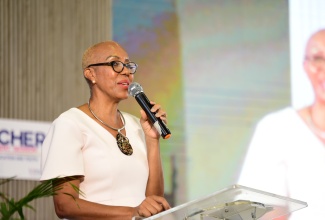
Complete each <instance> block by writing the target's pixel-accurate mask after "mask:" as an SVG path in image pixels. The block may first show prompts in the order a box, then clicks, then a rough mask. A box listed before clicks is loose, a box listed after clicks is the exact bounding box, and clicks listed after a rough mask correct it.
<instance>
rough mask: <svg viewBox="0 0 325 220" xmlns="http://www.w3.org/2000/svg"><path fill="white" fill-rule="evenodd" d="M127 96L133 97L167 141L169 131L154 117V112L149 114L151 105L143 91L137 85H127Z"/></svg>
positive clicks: (169, 134) (134, 83)
mask: <svg viewBox="0 0 325 220" xmlns="http://www.w3.org/2000/svg"><path fill="white" fill-rule="evenodd" d="M128 92H129V95H131V96H133V97H134V98H135V99H136V100H137V102H138V103H139V105H140V106H141V108H142V109H143V110H144V111H145V113H146V114H147V116H148V118H149V120H150V122H151V123H152V124H153V126H154V127H155V128H156V129H157V131H158V132H159V134H160V135H161V136H162V137H163V138H164V139H168V138H169V137H170V136H171V132H170V130H169V129H168V128H167V126H166V124H165V123H164V122H163V121H162V120H161V119H160V118H157V117H156V116H155V113H154V112H151V111H150V109H151V108H152V106H153V105H152V104H150V101H149V99H148V98H147V96H146V95H145V94H144V93H143V89H142V87H141V85H140V84H139V83H136V82H133V83H131V84H130V85H129V88H128Z"/></svg>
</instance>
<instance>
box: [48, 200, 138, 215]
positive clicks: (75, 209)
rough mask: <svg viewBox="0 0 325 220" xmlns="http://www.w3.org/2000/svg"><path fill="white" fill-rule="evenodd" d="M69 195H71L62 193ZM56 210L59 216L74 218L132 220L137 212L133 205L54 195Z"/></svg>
mask: <svg viewBox="0 0 325 220" xmlns="http://www.w3.org/2000/svg"><path fill="white" fill-rule="evenodd" d="M62 196H67V197H69V195H60V197H61V198H62ZM54 204H55V211H56V214H57V215H58V217H59V218H68V219H74V220H93V219H96V220H97V219H98V220H100V219H110V220H111V219H112V220H113V219H123V220H124V219H125V220H131V219H132V217H133V216H134V215H135V214H136V210H135V208H133V207H123V206H108V205H102V204H98V203H93V202H89V201H86V200H83V199H79V198H76V199H75V200H74V199H73V198H72V197H71V198H67V199H64V200H62V199H61V200H60V199H57V198H56V196H54Z"/></svg>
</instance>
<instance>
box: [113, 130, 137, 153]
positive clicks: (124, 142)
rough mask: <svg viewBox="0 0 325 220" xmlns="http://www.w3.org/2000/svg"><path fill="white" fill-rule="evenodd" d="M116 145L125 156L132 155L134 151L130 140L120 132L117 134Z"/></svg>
mask: <svg viewBox="0 0 325 220" xmlns="http://www.w3.org/2000/svg"><path fill="white" fill-rule="evenodd" d="M116 143H117V146H118V148H120V150H121V151H122V153H123V154H125V155H128V156H130V155H132V153H133V149H132V146H131V144H130V142H129V139H128V138H127V137H125V136H124V135H123V134H121V133H120V132H119V133H117V135H116Z"/></svg>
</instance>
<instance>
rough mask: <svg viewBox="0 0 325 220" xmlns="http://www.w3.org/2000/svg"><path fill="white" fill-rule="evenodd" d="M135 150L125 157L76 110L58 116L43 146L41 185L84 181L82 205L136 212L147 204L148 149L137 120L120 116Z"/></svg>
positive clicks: (110, 137)
mask: <svg viewBox="0 0 325 220" xmlns="http://www.w3.org/2000/svg"><path fill="white" fill-rule="evenodd" d="M122 114H123V116H124V118H125V129H126V136H127V137H128V139H129V141H130V144H131V145H132V148H133V154H132V155H131V156H127V155H124V154H123V153H122V152H121V151H120V149H119V148H118V146H117V143H116V138H115V137H113V135H111V134H110V133H109V132H108V131H107V130H105V129H104V128H103V127H102V126H101V125H99V124H98V123H97V122H96V121H94V120H93V119H91V118H90V117H89V116H88V115H86V114H85V113H84V112H82V111H81V110H79V109H77V108H71V109H69V110H68V111H66V112H64V113H62V114H61V115H60V116H59V117H58V118H57V119H56V120H55V121H54V122H53V124H52V126H51V128H50V130H49V132H48V134H47V136H46V138H45V140H44V142H43V145H42V162H41V168H42V176H41V180H48V179H52V178H55V177H66V176H75V175H82V176H84V181H83V182H81V184H80V190H81V191H82V192H83V193H84V196H85V197H84V198H83V199H85V200H88V201H92V202H96V203H100V204H105V205H116V206H131V207H134V206H138V205H139V204H140V203H141V202H142V201H143V200H144V199H145V190H146V184H147V180H148V175H149V168H148V161H147V148H146V145H145V138H144V133H143V130H142V128H141V125H140V121H139V119H138V118H136V117H134V116H132V115H130V114H127V113H124V112H122Z"/></svg>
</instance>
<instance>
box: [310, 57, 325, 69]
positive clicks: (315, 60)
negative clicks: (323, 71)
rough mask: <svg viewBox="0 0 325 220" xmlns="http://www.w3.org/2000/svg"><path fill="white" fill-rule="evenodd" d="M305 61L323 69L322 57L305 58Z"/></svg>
mask: <svg viewBox="0 0 325 220" xmlns="http://www.w3.org/2000/svg"><path fill="white" fill-rule="evenodd" d="M306 60H308V61H310V62H311V63H312V64H313V65H314V66H316V67H319V68H320V67H323V68H325V58H324V57H321V56H315V57H306Z"/></svg>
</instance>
